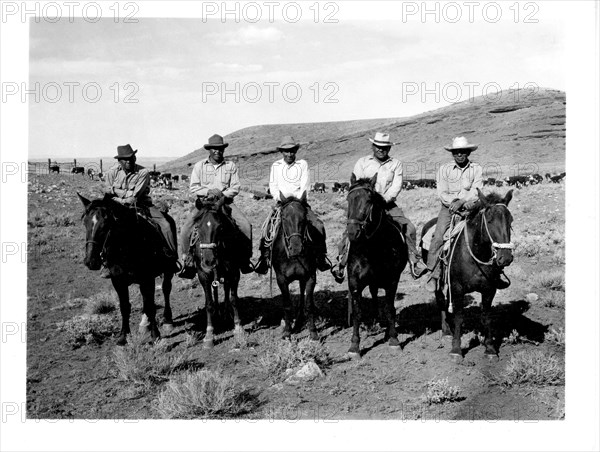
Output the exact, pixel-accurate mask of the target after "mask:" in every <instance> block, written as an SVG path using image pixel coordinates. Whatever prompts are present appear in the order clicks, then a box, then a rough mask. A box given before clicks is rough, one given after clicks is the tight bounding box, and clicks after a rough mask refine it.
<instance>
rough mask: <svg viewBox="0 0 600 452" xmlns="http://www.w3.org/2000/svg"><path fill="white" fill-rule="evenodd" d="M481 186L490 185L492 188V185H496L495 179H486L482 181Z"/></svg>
mask: <svg viewBox="0 0 600 452" xmlns="http://www.w3.org/2000/svg"><path fill="white" fill-rule="evenodd" d="M483 185H490V186H492V187H493V186H494V185H496V178H495V177H488V178H487V179H484V181H483Z"/></svg>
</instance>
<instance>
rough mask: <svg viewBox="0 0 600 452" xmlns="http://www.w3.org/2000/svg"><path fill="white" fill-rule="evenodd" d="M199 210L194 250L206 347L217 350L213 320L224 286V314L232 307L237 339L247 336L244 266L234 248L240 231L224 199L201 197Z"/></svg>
mask: <svg viewBox="0 0 600 452" xmlns="http://www.w3.org/2000/svg"><path fill="white" fill-rule="evenodd" d="M196 207H197V209H198V210H199V211H200V213H199V215H198V218H197V219H196V221H195V227H194V229H195V232H193V234H192V240H191V244H190V247H191V249H192V251H191V256H193V259H194V264H195V266H196V273H197V275H198V280H199V281H200V284H201V285H202V288H203V289H204V299H205V309H206V334H205V336H204V340H203V346H204V348H206V349H210V348H213V347H214V326H213V317H214V316H215V314H216V308H218V306H219V299H218V294H219V285H223V291H224V303H225V310H224V312H227V313H228V312H229V307H231V308H232V309H233V322H234V325H235V326H234V334H235V336H236V338H241V337H243V334H244V330H243V328H242V325H241V322H240V317H239V313H238V308H237V303H238V293H237V291H238V285H239V282H240V264H239V261H238V257H237V254H238V253H237V251H236V247H235V246H234V244H235V242H236V240H235V239H236V236H237V234H239V233H240V232H239V231H238V230H237V227H236V226H235V224H234V223H233V222H232V220H231V219H230V217H229V215H227V214H226V213H225V211H224V209H226V208H227V207H226V206H225V198H224V197H221V198H220V199H212V200H210V199H205V200H201V199H200V198H199V199H198V200H197V201H196Z"/></svg>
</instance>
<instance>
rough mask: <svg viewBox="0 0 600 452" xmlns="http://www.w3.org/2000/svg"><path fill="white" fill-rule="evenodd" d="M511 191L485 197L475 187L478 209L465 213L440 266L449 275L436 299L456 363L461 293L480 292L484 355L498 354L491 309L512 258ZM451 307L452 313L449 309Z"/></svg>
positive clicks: (462, 304)
mask: <svg viewBox="0 0 600 452" xmlns="http://www.w3.org/2000/svg"><path fill="white" fill-rule="evenodd" d="M512 193H513V191H512V190H510V191H509V192H507V193H506V195H505V196H504V197H502V196H501V195H499V194H497V193H490V194H489V195H487V196H484V195H483V193H482V192H481V190H479V189H478V190H477V194H478V196H479V208H478V209H475V210H474V211H472V212H471V213H469V214H468V217H467V221H466V225H465V227H464V229H463V230H462V232H461V233H460V235H459V236H458V237H457V239H456V240H455V242H454V243H453V244H452V246H451V248H450V254H449V257H448V260H447V262H448V267H449V271H448V268H446V267H445V266H443V267H442V274H444V275H445V276H446V278H448V277H449V278H450V279H449V284H448V287H449V291H448V297H446V296H445V295H444V292H443V290H442V288H440V287H438V289H437V290H436V292H435V298H436V301H437V304H438V308H439V309H440V311H441V318H442V333H443V334H444V335H452V336H453V338H452V350H451V351H450V355H451V356H452V358H453V359H454V360H455V361H457V362H460V361H461V360H462V359H463V355H462V350H461V347H460V337H461V326H462V322H463V308H464V296H465V294H468V293H471V292H479V293H480V294H481V316H482V324H483V327H484V330H485V331H484V333H485V334H484V336H485V340H484V343H483V345H484V346H485V356H487V357H488V358H496V357H497V356H498V344H496V343H495V341H494V339H493V334H492V333H493V331H492V321H491V318H490V311H491V306H492V301H493V300H494V296H495V295H496V290H497V287H496V282H497V281H498V280H499V278H500V277H501V274H502V273H503V269H504V268H505V267H506V266H508V265H510V264H511V262H512V260H513V255H512V244H511V241H510V232H511V224H512V220H513V218H512V215H511V213H510V211H509V210H508V207H507V206H508V203H509V202H510V200H511V199H512ZM427 225H429V226H430V227H432V226H435V221H429V222H428V223H427ZM423 229H424V233H425V232H427V231H426V230H425V229H426V228H423ZM423 235H424V234H423ZM439 265H442V263H441V262H440V264H439ZM450 306H452V311H453V313H452V314H451V313H450V312H449V308H450ZM452 311H451V312H452ZM451 317H454V328H451V327H450V323H449V320H450V318H451Z"/></svg>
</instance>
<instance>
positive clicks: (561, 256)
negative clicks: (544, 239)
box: [552, 249, 565, 265]
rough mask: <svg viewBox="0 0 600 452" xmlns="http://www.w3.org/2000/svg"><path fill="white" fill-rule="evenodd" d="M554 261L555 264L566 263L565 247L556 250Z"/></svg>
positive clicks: (553, 256)
mask: <svg viewBox="0 0 600 452" xmlns="http://www.w3.org/2000/svg"><path fill="white" fill-rule="evenodd" d="M552 263H553V264H554V265H565V251H564V250H563V249H559V250H556V251H554V254H553V255H552Z"/></svg>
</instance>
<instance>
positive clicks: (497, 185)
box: [496, 179, 504, 187]
mask: <svg viewBox="0 0 600 452" xmlns="http://www.w3.org/2000/svg"><path fill="white" fill-rule="evenodd" d="M503 185H504V181H503V180H502V179H498V180H497V181H496V187H502V186H503Z"/></svg>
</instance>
